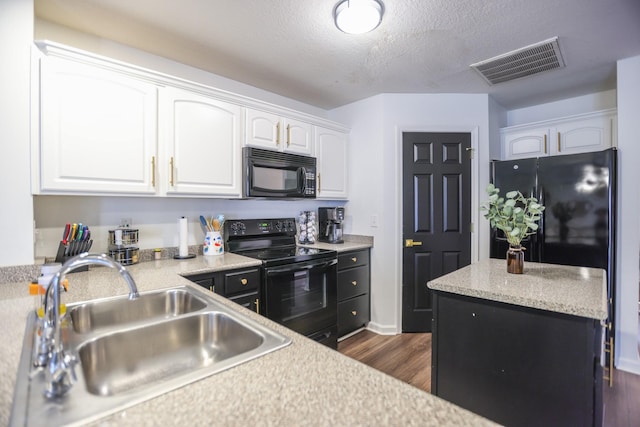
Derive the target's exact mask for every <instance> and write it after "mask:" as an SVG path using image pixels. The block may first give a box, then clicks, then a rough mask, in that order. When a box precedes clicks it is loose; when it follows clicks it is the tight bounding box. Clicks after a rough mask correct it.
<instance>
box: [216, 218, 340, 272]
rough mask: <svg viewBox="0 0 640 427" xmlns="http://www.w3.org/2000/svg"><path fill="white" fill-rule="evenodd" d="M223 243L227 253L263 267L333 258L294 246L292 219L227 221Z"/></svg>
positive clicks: (330, 252)
mask: <svg viewBox="0 0 640 427" xmlns="http://www.w3.org/2000/svg"><path fill="white" fill-rule="evenodd" d="M224 240H225V249H226V250H227V251H228V252H232V253H235V254H238V255H243V256H247V257H250V258H256V259H259V260H261V261H262V263H263V265H265V266H273V265H282V264H290V263H295V262H304V261H310V260H316V259H322V258H334V257H336V256H337V252H336V251H333V250H328V249H320V248H309V247H304V246H296V225H295V219H294V218H280V219H243V220H228V221H225V223H224Z"/></svg>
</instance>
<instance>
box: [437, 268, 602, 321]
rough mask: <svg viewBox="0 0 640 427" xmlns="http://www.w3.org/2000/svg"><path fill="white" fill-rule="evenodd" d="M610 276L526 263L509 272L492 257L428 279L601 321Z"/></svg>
mask: <svg viewBox="0 0 640 427" xmlns="http://www.w3.org/2000/svg"><path fill="white" fill-rule="evenodd" d="M606 280H607V277H606V274H605V271H604V270H602V269H599V268H587V267H572V266H566V265H556V264H541V263H535V262H525V264H524V274H510V273H507V264H506V261H505V260H499V259H488V260H483V261H480V262H478V263H475V264H471V265H468V266H466V267H464V268H461V269H460V270H456V271H454V272H452V273H449V274H446V275H444V276H442V277H439V278H437V279H434V280H431V281H430V282H428V284H427V286H428V287H429V288H430V289H433V290H438V291H445V292H449V293H454V294H459V295H466V296H470V297H476V298H482V299H486V300H491V301H498V302H504V303H508V304H514V305H519V306H523V307H530V308H536V309H541V310H547V311H552V312H556V313H564V314H570V315H575V316H580V317H587V318H592V319H597V320H604V319H606V318H607V282H606Z"/></svg>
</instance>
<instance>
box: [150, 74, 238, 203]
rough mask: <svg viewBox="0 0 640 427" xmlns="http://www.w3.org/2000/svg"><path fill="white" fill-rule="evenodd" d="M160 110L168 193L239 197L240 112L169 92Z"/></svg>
mask: <svg viewBox="0 0 640 427" xmlns="http://www.w3.org/2000/svg"><path fill="white" fill-rule="evenodd" d="M160 105H161V116H160V117H161V124H162V126H163V132H162V135H161V144H162V145H163V146H164V147H165V150H164V153H166V154H165V157H164V159H163V164H162V166H161V171H162V170H165V171H166V173H164V174H163V176H164V183H163V185H165V188H166V193H167V194H199V195H219V196H240V192H241V185H240V174H241V173H240V168H241V159H240V147H241V142H240V141H241V139H240V138H241V130H242V128H241V126H242V122H241V119H242V107H240V106H238V105H235V104H230V103H227V102H223V101H219V100H217V99H214V98H210V97H207V96H204V95H200V94H198V93H195V92H190V91H187V90H183V89H177V88H169V87H167V88H163V89H162V92H161V97H160ZM165 167H166V169H165Z"/></svg>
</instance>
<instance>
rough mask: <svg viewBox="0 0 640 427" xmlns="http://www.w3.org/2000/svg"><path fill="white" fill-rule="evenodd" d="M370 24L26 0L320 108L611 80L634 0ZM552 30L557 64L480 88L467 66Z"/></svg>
mask: <svg viewBox="0 0 640 427" xmlns="http://www.w3.org/2000/svg"><path fill="white" fill-rule="evenodd" d="M383 2H384V5H385V15H384V17H383V20H382V24H381V25H380V26H379V27H378V28H377V29H376V30H375V31H373V32H371V33H368V34H363V35H348V34H344V33H342V32H340V31H339V30H338V29H336V27H335V26H334V23H333V18H332V11H333V8H334V7H335V5H336V3H337V0H275V1H268V0H180V1H173V0H135V1H132V0H35V13H36V16H37V17H38V18H41V19H44V20H47V21H51V22H54V23H57V24H60V25H64V26H66V27H70V28H73V29H76V30H79V31H82V32H85V33H89V34H93V35H96V36H99V37H102V38H106V39H110V40H114V41H116V42H119V43H122V44H125V45H128V46H132V47H135V48H138V49H140V50H143V51H147V52H150V53H153V54H156V55H160V56H163V57H166V58H170V59H173V60H176V61H178V62H182V63H185V64H188V65H191V66H194V67H198V68H201V69H204V70H207V71H210V72H212V73H215V74H218V75H221V76H224V77H228V78H231V79H234V80H237V81H240V82H243V83H246V84H250V85H252V86H256V87H259V88H261V89H265V90H268V91H271V92H274V93H277V94H280V95H283V96H286V97H289V98H292V99H296V100H299V101H302V102H305V103H307V104H310V105H313V106H317V107H320V108H325V109H331V108H334V107H338V106H341V105H344V104H347V103H350V102H353V101H356V100H359V99H363V98H367V97H369V96H372V95H376V94H379V93H391V92H396V93H489V94H491V95H492V97H493V98H494V99H495V100H496V101H497V102H498V103H499V104H501V105H503V106H504V107H506V108H508V109H512V108H519V107H523V106H528V105H534V104H538V103H542V102H550V101H554V100H557V99H562V98H566V97H571V96H578V95H582V94H586V93H591V92H596V91H601V90H607V89H613V88H615V74H616V73H615V69H616V68H615V66H616V60H618V59H622V58H627V57H631V56H636V55H640V0H606V1H605V0H455V1H451V0H383ZM554 36H558V37H559V43H560V48H561V50H562V53H563V55H564V59H565V62H566V64H567V66H566V68H564V69H561V70H555V71H551V72H548V73H545V74H539V75H536V76H532V77H528V78H525V79H521V80H516V81H511V82H507V83H502V84H499V85H496V86H489V85H487V83H485V82H484V80H483V79H482V78H481V77H480V76H479V75H477V74H476V73H475V72H474V71H473V70H472V69H470V68H469V65H470V64H472V63H474V62H478V61H481V60H484V59H488V58H490V57H493V56H496V55H500V54H502V53H506V52H508V51H511V50H514V49H518V48H521V47H524V46H526V45H529V44H532V43H536V42H539V41H542V40H545V39H548V38H551V37H554Z"/></svg>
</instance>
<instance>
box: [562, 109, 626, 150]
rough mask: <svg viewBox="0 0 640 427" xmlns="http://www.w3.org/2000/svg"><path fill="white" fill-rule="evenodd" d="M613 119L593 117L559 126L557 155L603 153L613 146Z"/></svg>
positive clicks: (609, 117)
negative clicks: (602, 151) (589, 152)
mask: <svg viewBox="0 0 640 427" xmlns="http://www.w3.org/2000/svg"><path fill="white" fill-rule="evenodd" d="M613 120H614V119H613V118H612V117H611V116H602V117H592V118H587V119H582V120H575V121H571V122H567V123H562V124H558V125H557V126H556V127H555V129H554V135H555V136H556V141H555V142H556V144H555V146H554V150H555V154H574V153H584V152H588V151H601V150H605V149H607V148H609V147H611V146H612V144H613V141H612V138H613V136H612V134H613V126H612V122H613Z"/></svg>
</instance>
